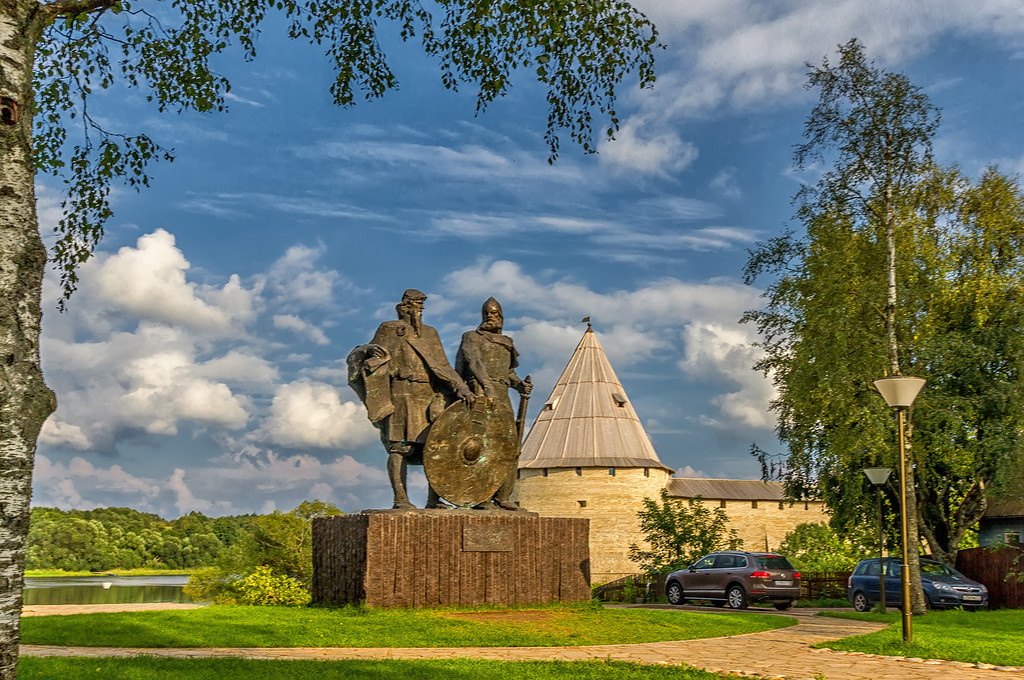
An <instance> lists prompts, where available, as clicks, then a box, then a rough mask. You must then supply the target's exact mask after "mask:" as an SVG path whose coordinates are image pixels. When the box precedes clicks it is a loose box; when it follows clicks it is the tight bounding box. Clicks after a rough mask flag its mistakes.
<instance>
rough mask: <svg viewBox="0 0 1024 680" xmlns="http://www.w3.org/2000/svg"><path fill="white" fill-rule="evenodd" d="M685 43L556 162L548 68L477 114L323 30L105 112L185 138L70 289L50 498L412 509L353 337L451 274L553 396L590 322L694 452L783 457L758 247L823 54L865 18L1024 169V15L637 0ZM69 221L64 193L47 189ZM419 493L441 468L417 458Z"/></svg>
mask: <svg viewBox="0 0 1024 680" xmlns="http://www.w3.org/2000/svg"><path fill="white" fill-rule="evenodd" d="M636 4H637V6H638V7H639V8H640V9H641V10H643V11H645V12H647V13H648V15H649V16H650V17H651V18H652V19H653V20H654V21H655V23H656V24H657V25H658V27H659V30H660V32H661V38H662V41H663V42H664V43H665V44H666V45H667V49H666V50H665V51H664V52H662V53H661V54H660V55H659V61H658V74H659V77H658V82H657V84H656V85H655V87H654V88H653V89H652V90H649V91H639V90H638V89H637V88H636V83H635V81H632V82H628V83H626V84H625V85H624V86H623V87H622V89H621V91H620V92H621V100H620V106H619V111H620V117H621V119H622V121H623V127H622V131H621V133H620V134H619V135H618V139H617V140H616V141H615V142H611V143H604V144H602V145H601V147H600V154H598V155H591V156H588V155H584V154H583V153H582V152H581V151H580V150H578V149H576V148H574V147H572V146H570V145H569V143H568V141H567V140H564V141H563V145H562V153H561V157H560V158H559V160H558V161H557V163H555V164H554V165H553V166H550V165H548V163H547V162H546V157H547V148H546V146H545V144H544V141H543V132H544V123H545V119H546V111H545V107H544V100H543V94H544V93H543V92H542V91H541V90H540V88H538V87H536V86H534V85H533V84H531V83H530V81H529V74H527V73H524V74H521V75H522V77H521V78H519V79H517V80H516V81H515V84H514V86H513V88H512V90H511V92H510V93H509V95H508V96H507V97H505V98H504V99H502V100H499V101H496V102H495V103H493V104H492V105H491V106H490V107H489V108H488V110H487V111H486V113H485V114H483V115H481V116H479V117H474V116H473V110H474V103H473V97H472V94H471V93H467V92H460V93H451V92H448V91H446V90H444V89H443V88H442V87H441V85H440V78H439V76H438V73H437V70H436V68H435V67H434V65H433V63H432V62H431V61H430V60H429V59H427V58H425V57H423V56H421V55H420V54H419V53H418V52H417V49H416V46H415V45H402V44H400V43H399V44H394V45H392V46H391V54H392V56H393V59H394V68H395V70H396V72H397V74H398V77H399V79H400V85H401V87H400V90H399V91H397V92H393V93H391V94H389V95H388V96H387V97H385V98H384V99H383V100H381V101H378V102H371V103H360V104H359V105H357V106H356V107H355V108H352V109H339V108H337V107H334V106H333V105H332V104H331V103H330V98H329V93H328V89H327V88H328V85H329V82H330V79H331V74H330V72H329V69H328V67H327V65H326V60H325V59H323V57H322V56H321V55H319V54H318V53H317V51H316V50H315V49H314V48H311V47H309V46H307V45H304V44H301V43H296V42H290V41H288V40H286V39H283V38H280V37H279V36H277V35H274V34H273V31H271V30H269V27H268V30H267V31H265V33H264V35H263V37H262V38H261V42H260V43H259V44H258V48H259V50H260V54H259V56H258V58H257V59H256V61H254V62H252V63H244V62H242V61H241V60H240V59H237V58H235V57H234V56H232V55H229V56H227V57H225V58H224V59H223V60H222V62H221V63H219V64H218V68H219V69H220V70H221V71H222V72H223V73H225V74H226V75H228V76H229V77H231V79H232V83H233V88H232V91H231V96H230V101H229V103H230V111H229V112H228V113H226V114H210V115H197V114H186V115H180V116H179V115H173V114H160V113H158V112H157V111H156V110H155V108H154V107H152V106H150V105H147V104H146V103H145V102H144V101H143V99H142V97H141V96H140V95H139V94H138V93H133V92H124V91H119V92H113V93H111V94H110V95H108V96H107V97H106V98H103V99H97V100H96V101H95V102H94V103H93V108H92V113H93V115H96V116H98V117H100V118H102V119H103V120H104V121H105V122H106V123H107V124H108V125H110V126H111V127H116V128H119V129H123V130H125V131H145V132H147V133H148V134H150V135H151V136H152V137H154V138H155V139H156V140H157V141H158V142H160V143H161V144H163V145H165V146H168V147H173V149H174V151H175V154H176V156H177V160H176V161H175V162H173V163H169V164H162V165H160V166H158V167H156V168H155V169H154V172H153V183H152V184H153V186H152V187H151V188H149V189H146V190H144V191H143V192H142V193H139V194H136V193H134V192H131V191H127V190H120V191H118V192H117V193H116V195H115V204H114V207H115V211H116V215H115V217H114V218H113V220H112V221H111V222H110V224H109V226H108V229H107V235H106V237H105V238H104V240H103V242H102V243H101V245H100V248H99V249H98V251H97V257H96V258H94V259H93V260H92V261H91V262H90V263H88V264H87V265H86V266H85V267H84V268H83V269H82V272H81V285H80V290H79V291H78V292H77V293H76V294H75V295H74V297H73V298H72V300H71V302H70V305H69V310H68V311H67V312H65V313H63V314H61V313H59V312H57V310H56V300H57V288H56V286H55V285H54V284H53V283H52V281H51V282H48V284H47V286H46V288H45V291H44V303H43V304H44V323H43V345H42V352H43V368H44V371H45V374H46V378H47V381H48V382H49V384H50V385H51V387H53V388H54V390H55V391H56V392H57V397H58V401H59V407H58V410H57V412H56V413H55V414H54V415H53V416H51V418H50V420H49V421H48V423H47V425H46V427H45V428H44V431H43V434H42V436H41V438H40V445H39V450H38V455H37V459H36V472H35V481H34V503H35V504H37V505H57V506H60V507H64V508H69V507H77V508H90V507H96V506H104V505H127V506H131V507H135V508H138V509H142V510H147V511H151V512H157V513H160V514H162V515H164V516H167V517H173V516H177V515H180V514H183V513H187V512H189V511H192V510H198V511H201V512H204V513H207V514H210V515H220V514H227V513H240V512H266V511H270V510H274V509H280V510H288V509H291V508H292V507H294V506H295V505H297V504H298V503H299V502H300V501H302V500H304V499H312V498H319V499H320V500H325V501H331V502H333V503H335V504H337V505H338V506H339V507H341V508H342V509H343V510H353V511H354V510H360V509H364V508H376V507H387V506H388V505H389V504H390V488H389V486H388V483H387V479H386V475H385V473H384V467H383V462H384V455H383V451H382V449H381V446H380V443H379V441H378V440H377V438H376V434H375V431H374V430H373V428H372V427H371V426H370V424H369V423H368V422H367V421H366V419H365V413H364V411H363V409H362V406H361V405H360V404H359V403H358V401H357V400H356V398H355V395H354V394H353V393H352V392H351V390H350V389H349V388H348V386H347V385H346V382H345V370H344V368H345V367H344V359H345V356H346V355H347V354H348V352H349V350H350V349H351V348H352V347H354V346H355V345H358V344H362V343H364V342H367V341H368V340H369V338H370V337H371V336H372V334H373V331H374V329H375V328H376V326H377V325H378V324H379V323H380V322H381V321H382V320H385V319H389V318H393V314H394V304H395V302H397V300H398V298H399V297H400V295H401V293H402V291H403V290H404V289H406V288H410V287H414V288H419V289H421V290H423V291H425V292H426V293H427V294H428V296H429V298H428V300H427V302H426V310H425V314H424V319H425V321H426V323H428V324H430V325H433V326H435V327H436V328H437V329H438V330H439V332H440V333H441V337H442V340H443V341H444V343H445V347H446V349H447V350H448V354H449V357H450V358H452V359H453V358H454V354H455V350H456V349H457V342H458V338H459V337H460V335H461V333H462V332H463V331H465V330H467V329H470V328H473V327H475V326H476V324H477V323H479V309H480V305H481V303H482V302H483V301H484V300H485V299H486V298H487V297H489V296H491V295H493V296H495V297H496V298H498V300H500V301H501V303H502V305H503V307H504V311H505V323H506V325H505V330H506V332H507V333H509V334H510V335H512V336H513V337H514V338H515V340H516V344H517V346H518V348H519V350H520V352H521V357H520V361H521V371H520V375H526V374H532V376H533V379H534V384H535V385H536V392H535V393H534V397H535V398H534V399H533V401H532V402H531V412H530V418H531V420H532V418H533V417H534V416H535V415H536V411H537V409H538V408H539V406H540V405H541V404H543V402H544V399H545V398H546V396H547V394H548V393H549V392H550V390H551V388H552V387H553V385H554V381H555V379H557V377H558V375H559V373H560V372H561V370H562V368H563V367H564V366H565V364H566V362H567V361H568V359H569V357H570V355H571V353H572V350H573V348H574V347H575V345H576V343H577V342H578V341H579V338H580V335H581V333H582V332H583V330H584V329H585V325H584V324H582V323H580V320H581V319H582V317H584V316H588V315H589V316H591V317H592V318H593V323H594V329H595V331H597V333H598V334H599V338H600V340H601V342H602V344H603V346H604V348H605V350H606V352H607V353H608V356H609V358H610V359H611V361H612V364H613V366H614V367H615V369H616V371H617V373H618V375H619V378H620V380H621V381H622V383H623V385H624V387H625V389H626V391H627V392H628V394H629V395H630V398H631V399H632V401H633V403H634V406H635V407H636V410H637V411H638V413H639V414H640V416H641V418H642V419H643V421H644V423H645V425H646V426H647V429H648V432H649V434H650V435H651V438H652V440H653V443H654V446H655V448H656V450H657V451H658V454H659V455H660V457H661V459H662V460H663V461H664V462H665V463H666V464H667V465H669V466H670V467H672V468H675V469H677V470H679V472H678V473H677V474H679V475H681V476H683V475H690V476H709V477H726V478H741V479H742V478H746V479H753V478H757V477H758V475H759V469H758V467H757V465H756V463H755V461H754V460H753V459H752V458H751V457H750V456H749V454H748V450H749V447H750V444H751V443H757V444H759V445H760V446H762V447H764V448H767V449H769V450H777V449H778V448H779V444H778V442H777V441H776V439H775V437H774V435H773V432H772V428H773V425H774V422H773V419H772V416H771V414H770V413H769V412H768V410H767V404H768V401H769V399H770V398H771V397H772V388H771V385H770V383H769V382H768V381H766V380H765V379H764V378H763V377H762V376H761V375H760V374H758V373H756V372H754V371H753V370H751V365H752V364H753V363H754V361H756V359H757V357H758V350H757V348H756V347H754V346H753V345H752V344H751V343H752V341H753V340H754V339H755V338H754V336H753V331H752V329H751V328H749V327H745V326H741V325H740V324H738V319H739V317H740V316H741V314H742V313H743V311H744V310H746V309H750V308H752V307H754V306H757V305H758V295H759V292H760V291H759V290H758V289H756V288H751V287H747V286H744V285H743V283H742V281H741V278H740V272H741V268H742V266H743V263H744V261H745V259H746V251H747V249H749V248H751V247H752V246H753V245H754V244H755V243H756V242H757V241H758V240H761V239H764V238H768V237H770V236H772V235H774V234H777V233H779V232H781V231H782V230H783V229H785V228H786V225H787V224H792V220H791V216H792V212H793V208H792V205H791V203H790V201H791V198H792V196H793V194H794V193H795V192H796V190H797V189H798V187H799V185H800V182H801V181H807V180H812V181H813V179H814V175H813V171H811V172H808V173H803V174H798V173H795V172H794V171H793V169H792V164H791V155H792V147H793V145H794V144H796V143H798V142H799V141H800V134H801V130H802V125H803V121H804V118H805V116H806V115H807V113H808V111H809V110H810V108H811V106H812V105H813V96H814V95H813V93H808V92H806V91H805V90H804V89H803V83H804V75H805V71H806V69H805V67H804V62H807V61H810V62H813V63H820V62H821V59H822V57H823V56H825V55H826V54H829V55H834V53H835V48H836V45H837V44H839V43H845V42H846V41H847V40H849V39H850V38H851V37H858V38H859V39H860V40H861V41H862V42H863V43H864V44H865V46H866V48H867V51H868V55H869V56H870V57H871V58H874V59H875V60H876V61H877V62H878V64H879V65H881V66H883V67H885V68H888V69H892V70H898V71H902V72H904V73H906V74H907V75H908V76H909V77H910V78H911V80H912V81H913V82H914V83H915V84H917V85H919V86H921V87H923V88H924V89H925V90H926V91H927V92H928V94H929V95H930V96H931V97H932V100H933V102H934V103H935V104H936V105H937V106H939V107H940V108H941V109H942V112H943V123H942V126H941V128H940V131H939V134H938V136H937V138H936V144H935V150H936V156H937V158H938V160H939V161H940V162H943V163H957V164H959V165H960V166H961V167H962V168H963V169H964V170H965V171H966V172H968V173H969V174H972V175H977V174H978V173H979V172H980V171H981V169H983V168H984V167H985V166H986V165H988V164H992V163H997V164H998V165H999V166H1000V167H1001V168H1002V169H1003V170H1005V171H1009V172H1020V171H1021V170H1022V169H1024V134H1022V131H1021V124H1020V121H1022V120H1024V115H1022V113H1024V112H1022V107H1024V79H1022V78H1021V67H1022V66H1024V61H1022V57H1024V6H1022V5H1021V4H1020V3H1019V2H1017V1H1016V0H1013V1H1004V0H979V1H978V2H974V3H970V4H969V5H968V4H967V3H963V2H960V1H959V0H930V1H926V0H920V1H918V0H914V1H909V0H907V1H903V2H896V1H889V2H886V1H882V0H849V1H846V2H835V1H833V2H825V1H824V0H800V1H792V0H791V1H788V2H763V1H757V2H755V1H754V0H725V1H718V2H703V1H701V2H687V3H681V2H678V0H671V1H666V0H645V1H643V2H638V3H636ZM37 191H38V195H39V207H40V222H41V225H42V228H43V230H44V232H45V231H47V230H48V229H49V228H50V227H51V226H52V225H53V224H54V222H55V221H56V219H57V218H58V216H59V212H58V211H59V196H58V187H57V186H56V185H55V184H54V183H52V182H50V181H48V180H46V179H42V180H40V183H39V185H38V189H37ZM412 484H413V486H414V487H415V489H416V491H415V494H414V500H417V501H419V502H422V498H423V496H425V484H424V480H423V477H422V475H421V474H415V475H414V476H413V478H412Z"/></svg>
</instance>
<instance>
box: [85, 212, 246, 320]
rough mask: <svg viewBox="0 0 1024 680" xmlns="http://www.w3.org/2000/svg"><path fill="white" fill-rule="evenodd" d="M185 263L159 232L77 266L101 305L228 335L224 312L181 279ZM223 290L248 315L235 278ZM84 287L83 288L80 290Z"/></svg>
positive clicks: (170, 239) (171, 242)
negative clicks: (115, 251)
mask: <svg viewBox="0 0 1024 680" xmlns="http://www.w3.org/2000/svg"><path fill="white" fill-rule="evenodd" d="M189 266H190V265H189V263H188V260H186V259H185V257H184V255H183V254H182V252H181V251H180V250H179V249H178V248H177V247H175V244H174V236H173V235H171V234H170V233H169V232H167V231H164V230H163V229H157V230H156V231H154V232H153V233H152V234H146V235H145V236H142V237H141V238H139V240H138V243H137V246H136V247H135V248H132V247H130V246H126V247H124V248H121V249H120V250H119V251H118V252H117V253H115V254H113V255H102V254H100V255H97V256H96V257H95V258H93V259H92V260H90V261H89V262H87V263H86V264H85V265H83V266H82V271H81V277H82V279H83V281H84V280H88V282H89V284H88V285H89V287H90V289H91V290H90V292H92V293H93V294H94V295H95V297H96V299H97V300H98V301H99V302H100V303H106V304H107V305H110V306H111V307H114V308H116V309H119V310H122V311H124V312H128V313H130V314H134V315H136V316H138V317H139V318H142V319H150V320H153V321H158V322H162V323H171V324H176V325H180V326H183V327H185V328H194V329H197V330H204V331H218V332H226V331H228V330H229V329H230V328H231V326H232V322H233V320H234V319H233V317H232V315H230V314H229V313H228V311H229V310H228V309H226V308H223V307H217V306H214V305H212V304H210V303H208V302H207V301H206V300H203V299H201V298H200V297H199V296H198V295H197V293H198V292H199V291H198V289H197V286H196V284H194V283H190V282H188V281H187V280H186V278H185V272H186V271H187V270H188V268H189ZM228 286H230V287H231V291H230V292H229V293H222V295H223V296H227V297H229V298H232V299H233V302H234V304H233V305H232V307H233V308H234V309H233V311H236V312H238V311H241V312H242V316H245V317H248V316H250V315H251V312H250V311H249V310H251V304H246V303H244V302H241V301H240V300H239V299H238V298H246V297H248V296H249V295H250V294H251V291H244V289H242V288H241V286H240V285H239V282H238V280H237V278H233V279H232V281H230V282H229V284H228ZM84 287H85V286H84V285H83V288H84Z"/></svg>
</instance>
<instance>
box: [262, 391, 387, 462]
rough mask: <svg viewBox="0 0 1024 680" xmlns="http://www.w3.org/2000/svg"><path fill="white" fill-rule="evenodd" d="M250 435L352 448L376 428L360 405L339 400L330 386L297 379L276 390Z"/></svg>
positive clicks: (276, 441) (284, 443) (289, 442)
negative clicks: (261, 422) (261, 420)
mask: <svg viewBox="0 0 1024 680" xmlns="http://www.w3.org/2000/svg"><path fill="white" fill-rule="evenodd" d="M253 436H254V437H256V438H257V439H263V440H265V441H269V442H272V443H274V444H280V445H281V446H288V447H292V448H299V447H313V448H322V449H327V448H341V449H353V448H357V447H359V446H363V445H365V444H367V443H369V442H371V441H373V440H374V439H375V438H376V430H375V429H374V428H373V426H372V425H370V423H369V421H368V420H367V419H366V410H365V409H364V408H363V406H362V404H360V403H358V402H355V401H346V402H342V401H341V397H340V395H339V394H338V391H337V390H336V389H335V388H334V387H332V386H330V385H327V384H324V383H317V382H305V381H300V382H293V383H289V384H286V385H281V386H280V387H279V388H278V389H277V392H276V393H275V394H274V399H273V401H272V402H271V404H270V415H269V416H268V417H267V419H266V420H265V421H264V422H263V424H262V426H261V427H260V430H259V431H258V432H256V433H254V435H253Z"/></svg>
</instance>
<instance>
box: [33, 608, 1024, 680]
mask: <svg viewBox="0 0 1024 680" xmlns="http://www.w3.org/2000/svg"><path fill="white" fill-rule="evenodd" d="M737 613H739V612H737ZM786 614H787V615H792V616H794V617H795V618H797V619H798V621H799V623H797V625H795V626H790V627H788V628H779V629H776V630H770V631H764V632H761V633H751V634H748V635H740V636H734V637H728V638H712V639H704V640H681V641H676V642H654V643H645V644H631V645H587V646H581V647H457V648H399V647H396V648H388V647H375V648H246V649H223V648H169V649H154V648H145V649H144V648H122V647H50V646H39V645H22V646H21V653H22V654H24V655H25V656H84V657H93V658H95V657H121V658H124V657H132V656H139V655H148V656H160V657H170V658H182V659H190V658H209V657H236V658H239V657H241V658H248V659H274V660H292V659H314V660H320V661H336V660H342V659H453V658H475V659H490V660H496V661H584V660H605V659H613V660H616V661H631V662H635V663H648V664H672V665H679V664H686V665H690V666H695V667H697V668H704V669H707V670H709V671H712V672H726V673H732V674H735V675H739V676H745V677H759V678H777V679H785V680H815V676H816V675H817V674H819V673H820V674H822V675H823V676H824V677H825V678H826V679H827V680H1011V678H1013V679H1017V678H1022V679H1024V669H1006V670H1002V669H999V668H998V667H993V666H990V665H988V664H968V663H961V662H956V661H933V660H924V659H905V658H903V657H884V656H878V655H870V654H859V653H846V652H833V651H830V650H820V649H811V647H810V645H813V644H816V643H818V642H825V641H828V640H836V639H839V638H842V637H847V636H850V635H859V634H864V633H869V632H873V631H876V630H880V629H882V628H884V627H885V624H881V623H873V622H868V621H851V620H846V619H832V618H825V617H816V616H813V612H808V611H797V612H787V613H786ZM819 677H820V676H819Z"/></svg>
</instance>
